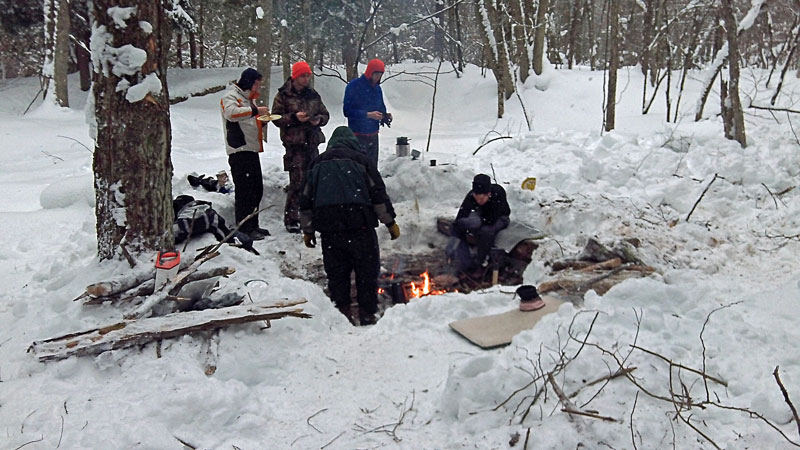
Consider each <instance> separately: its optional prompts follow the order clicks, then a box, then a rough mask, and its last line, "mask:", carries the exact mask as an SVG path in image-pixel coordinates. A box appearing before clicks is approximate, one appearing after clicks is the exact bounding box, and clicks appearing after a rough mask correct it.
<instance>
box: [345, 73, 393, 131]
mask: <svg viewBox="0 0 800 450" xmlns="http://www.w3.org/2000/svg"><path fill="white" fill-rule="evenodd" d="M342 109H343V110H344V115H345V117H347V126H348V127H350V129H351V130H353V133H358V134H375V133H377V132H378V128H380V121H379V120H375V119H368V118H367V113H368V112H369V111H380V112H382V113H383V114H386V105H384V104H383V91H382V90H381V85H380V83H378V84H377V85H375V86H374V87H373V86H372V84H371V83H370V82H369V79H367V77H366V76H364V75H361V76H360V77H358V78H356V79H355V80H353V81H351V82H349V83H347V88H346V89H345V90H344V107H343V108H342Z"/></svg>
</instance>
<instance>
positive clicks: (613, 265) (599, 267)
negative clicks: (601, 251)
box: [580, 258, 622, 272]
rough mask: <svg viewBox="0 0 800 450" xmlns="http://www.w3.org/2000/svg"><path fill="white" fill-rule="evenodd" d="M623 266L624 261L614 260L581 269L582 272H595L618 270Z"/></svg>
mask: <svg viewBox="0 0 800 450" xmlns="http://www.w3.org/2000/svg"><path fill="white" fill-rule="evenodd" d="M620 265H622V260H621V259H620V258H612V259H609V260H607V261H603V262H600V263H597V264H592V265H591V266H587V267H584V268H583V269H580V271H581V272H594V271H596V270H606V269H616V268H617V267H619V266H620Z"/></svg>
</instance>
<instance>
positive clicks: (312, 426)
mask: <svg viewBox="0 0 800 450" xmlns="http://www.w3.org/2000/svg"><path fill="white" fill-rule="evenodd" d="M327 410H328V408H322V409H320V410H319V411H317V412H315V413H314V414H312V415H311V416H310V417H309V418H308V419H306V423H307V424H308V426H310V427H311V428H313V429H315V430H317V433H322V431H320V429H319V428H317V427H315V426H314V424H313V423H311V419H313V418H314V417H316V416H317V414H320V413H323V412H325V411H327Z"/></svg>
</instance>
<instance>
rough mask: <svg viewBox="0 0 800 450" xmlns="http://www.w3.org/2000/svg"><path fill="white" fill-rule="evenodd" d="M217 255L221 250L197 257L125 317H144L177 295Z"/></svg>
mask: <svg viewBox="0 0 800 450" xmlns="http://www.w3.org/2000/svg"><path fill="white" fill-rule="evenodd" d="M217 256H219V252H216V251H215V252H212V253H208V254H206V255H204V256H203V257H202V258H199V259H197V260H196V261H195V262H193V263H192V265H191V266H189V267H188V268H187V269H186V270H185V271H182V272H178V276H176V277H175V279H173V280H172V281H170V282H168V283H167V284H166V286H164V287H162V288H161V289H160V290H159V291H157V292H154V293H153V295H151V296H150V297H147V298H146V299H145V300H144V301H143V302H142V304H141V305H140V306H139V307H138V308H136V309H135V310H133V311H132V312H130V313H128V314H126V315H125V318H126V319H139V318H142V317H144V316H145V315H146V314H147V313H149V312H150V310H151V309H153V307H154V306H156V305H157V304H159V303H161V302H162V301H164V300H165V299H166V298H167V297H168V296H170V295H177V294H178V292H179V291H180V290H181V288H182V287H183V286H184V285H185V284H186V283H188V282H189V277H190V276H191V275H192V274H193V273H195V272H196V271H197V269H198V268H199V267H200V265H201V264H203V263H204V262H206V261H208V260H210V259H212V258H215V257H217Z"/></svg>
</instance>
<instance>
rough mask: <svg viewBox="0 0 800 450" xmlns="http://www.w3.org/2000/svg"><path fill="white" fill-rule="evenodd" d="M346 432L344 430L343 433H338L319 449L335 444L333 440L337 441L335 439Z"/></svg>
mask: <svg viewBox="0 0 800 450" xmlns="http://www.w3.org/2000/svg"><path fill="white" fill-rule="evenodd" d="M344 433H345V432H344V431H342V432H341V433H339V434H337V435H336V437H335V438H333V439H332V440H331V441H330V442H328V443H327V444H325V445H323V446H322V447H320V448H319V449H320V450H322V449H324V448H325V447H327V446H329V445H331V444H333V441H335V440H337V439H339V438H340V437H341V436H342V435H343V434H344Z"/></svg>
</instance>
